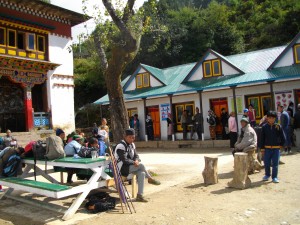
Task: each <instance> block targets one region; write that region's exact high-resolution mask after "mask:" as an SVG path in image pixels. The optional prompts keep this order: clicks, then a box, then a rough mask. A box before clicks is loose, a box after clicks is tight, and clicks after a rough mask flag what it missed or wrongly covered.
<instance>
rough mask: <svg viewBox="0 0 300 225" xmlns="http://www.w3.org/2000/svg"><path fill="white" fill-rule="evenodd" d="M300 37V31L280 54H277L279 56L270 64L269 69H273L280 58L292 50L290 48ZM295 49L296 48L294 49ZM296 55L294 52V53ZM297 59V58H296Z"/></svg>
mask: <svg viewBox="0 0 300 225" xmlns="http://www.w3.org/2000/svg"><path fill="white" fill-rule="evenodd" d="M299 38H300V32H299V33H298V34H297V35H296V36H295V37H294V38H293V40H292V41H291V42H290V43H289V45H288V46H286V48H285V49H284V50H283V51H282V52H281V53H280V54H279V56H277V58H276V59H275V60H274V62H273V63H272V64H271V65H270V66H269V68H268V69H267V70H272V69H273V68H274V67H275V66H276V64H277V63H278V62H279V60H280V59H281V58H282V57H283V56H284V55H285V54H286V53H287V51H288V50H290V48H293V46H294V44H295V43H296V41H297V40H298V39H299ZM293 51H294V50H293ZM293 57H294V54H293ZM294 61H295V60H294Z"/></svg>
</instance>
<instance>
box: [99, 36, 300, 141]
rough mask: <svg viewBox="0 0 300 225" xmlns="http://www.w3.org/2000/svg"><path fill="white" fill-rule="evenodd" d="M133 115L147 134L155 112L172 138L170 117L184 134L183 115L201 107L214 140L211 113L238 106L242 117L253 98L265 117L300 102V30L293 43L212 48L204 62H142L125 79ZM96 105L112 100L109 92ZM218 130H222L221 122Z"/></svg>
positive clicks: (161, 134)
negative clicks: (230, 51) (233, 51)
mask: <svg viewBox="0 0 300 225" xmlns="http://www.w3.org/2000/svg"><path fill="white" fill-rule="evenodd" d="M122 84H123V92H124V97H125V102H126V107H127V111H128V115H129V116H132V115H133V114H136V113H137V114H138V116H139V120H140V131H141V132H140V137H141V138H142V139H143V138H144V135H145V115H146V114H147V113H151V116H152V119H153V120H154V135H155V137H156V138H157V139H158V140H166V139H167V122H166V116H167V114H168V113H171V114H172V117H173V121H174V128H175V136H176V138H177V139H182V128H181V123H180V117H181V114H182V112H183V110H188V112H189V113H190V114H194V113H195V108H196V107H199V108H200V111H201V112H202V113H203V117H204V134H203V136H204V138H205V139H209V129H208V123H207V122H206V117H207V115H208V110H209V109H213V110H214V112H215V113H216V114H217V116H218V117H219V118H220V114H221V109H222V108H225V109H226V110H227V111H228V112H231V111H235V112H237V114H238V117H237V120H240V119H241V117H242V114H243V109H244V108H247V107H248V106H249V104H250V103H251V104H252V105H254V108H255V110H256V120H257V123H258V122H259V120H260V119H261V118H262V117H263V116H264V115H265V114H266V113H267V111H268V110H271V109H272V110H274V109H275V108H276V105H278V104H282V105H284V106H285V108H287V106H288V104H289V103H290V102H293V103H295V106H296V105H297V104H298V103H300V33H299V34H298V35H297V36H296V37H295V38H294V39H293V40H292V41H291V42H290V43H289V44H288V45H283V46H279V47H273V48H268V49H261V50H257V51H253V52H246V53H242V54H237V55H230V56H223V55H222V54H221V53H218V52H216V51H214V50H212V49H209V50H207V52H206V53H205V54H204V55H202V56H201V57H200V59H199V61H198V62H196V63H190V64H186V65H179V66H175V67H170V68H164V69H160V68H154V67H151V66H148V65H144V64H140V65H139V67H138V68H137V69H136V71H135V72H134V73H133V74H132V75H131V76H129V77H127V78H126V79H125V80H123V82H122ZM95 104H100V105H105V104H109V100H108V96H104V97H103V98H101V99H99V100H98V101H96V102H95ZM216 130H217V133H219V134H220V133H221V131H222V127H221V125H220V124H219V125H218V126H217V128H216Z"/></svg>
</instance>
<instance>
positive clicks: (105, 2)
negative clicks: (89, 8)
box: [102, 0, 136, 46]
mask: <svg viewBox="0 0 300 225" xmlns="http://www.w3.org/2000/svg"><path fill="white" fill-rule="evenodd" d="M102 2H103V5H104V6H105V8H106V10H107V11H108V13H109V15H110V17H111V18H112V20H113V21H114V23H115V24H116V26H117V27H118V29H119V30H120V31H121V34H122V36H123V37H124V39H125V40H126V44H127V45H130V46H135V45H136V40H135V39H134V37H133V36H132V34H131V33H130V31H129V30H128V28H127V27H126V24H125V23H124V21H123V20H122V19H121V18H119V17H118V15H117V14H116V10H115V8H114V6H113V5H112V3H111V0H102ZM134 2H135V0H128V2H127V5H128V4H129V3H133V4H134ZM126 7H127V6H126Z"/></svg>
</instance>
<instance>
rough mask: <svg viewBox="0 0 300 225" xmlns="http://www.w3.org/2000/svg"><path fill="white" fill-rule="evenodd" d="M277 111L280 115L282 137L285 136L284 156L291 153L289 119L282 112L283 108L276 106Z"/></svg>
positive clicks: (284, 112) (286, 114) (285, 113)
mask: <svg viewBox="0 0 300 225" xmlns="http://www.w3.org/2000/svg"><path fill="white" fill-rule="evenodd" d="M277 111H278V113H280V125H281V127H282V130H283V133H284V136H285V143H284V145H283V147H284V154H289V153H292V151H291V137H290V132H289V124H290V117H289V114H288V113H287V112H286V111H283V106H282V105H278V106H277Z"/></svg>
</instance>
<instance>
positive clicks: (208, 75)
mask: <svg viewBox="0 0 300 225" xmlns="http://www.w3.org/2000/svg"><path fill="white" fill-rule="evenodd" d="M206 64H209V67H210V74H206V66H205V65H206ZM202 67H203V75H204V77H212V76H213V73H212V68H211V60H208V61H204V62H203V64H202Z"/></svg>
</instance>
